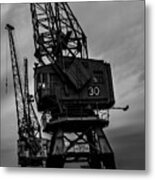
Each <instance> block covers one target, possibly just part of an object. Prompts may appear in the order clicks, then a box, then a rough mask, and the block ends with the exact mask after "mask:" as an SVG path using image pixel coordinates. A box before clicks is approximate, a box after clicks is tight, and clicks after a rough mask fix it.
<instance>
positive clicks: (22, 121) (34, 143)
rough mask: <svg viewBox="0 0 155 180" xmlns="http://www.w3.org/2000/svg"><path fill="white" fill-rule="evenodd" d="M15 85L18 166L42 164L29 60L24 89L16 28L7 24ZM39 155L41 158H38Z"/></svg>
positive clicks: (39, 128)
mask: <svg viewBox="0 0 155 180" xmlns="http://www.w3.org/2000/svg"><path fill="white" fill-rule="evenodd" d="M6 29H7V31H8V37H9V45H10V55H11V65H12V75H13V84H14V92H15V104H16V113H17V126H18V137H19V139H18V164H19V165H21V166H29V165H31V166H33V164H34V165H36V164H37V165H38V164H39V165H41V164H42V161H43V159H42V155H41V153H42V148H43V147H42V146H43V142H42V137H41V127H40V124H39V121H38V118H37V115H36V113H35V110H34V108H33V105H32V96H30V94H29V83H28V60H27V59H26V58H25V59H24V70H25V73H24V87H23V85H22V80H21V76H20V70H19V64H18V59H17V54H16V48H15V42H14V38H13V30H14V27H13V26H11V25H9V24H7V25H6ZM37 155H38V156H39V158H37Z"/></svg>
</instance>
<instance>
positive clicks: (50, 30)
mask: <svg viewBox="0 0 155 180" xmlns="http://www.w3.org/2000/svg"><path fill="white" fill-rule="evenodd" d="M30 9H31V15H32V24H33V30H34V45H35V56H36V57H37V60H38V62H39V63H40V64H42V65H45V64H47V62H48V63H49V62H52V63H53V61H54V60H58V59H62V58H61V57H65V56H66V57H68V56H69V57H74V58H76V57H80V58H88V51H87V38H86V35H85V33H84V32H83V30H82V28H81V26H80V24H79V23H78V21H77V19H76V18H75V16H74V14H73V12H72V10H71V9H70V7H69V5H68V4H67V3H65V2H61V3H54V5H53V6H52V3H32V4H31V5H30ZM42 45H44V47H43V46H42ZM45 49H46V51H45ZM49 54H50V56H51V58H48V56H49Z"/></svg>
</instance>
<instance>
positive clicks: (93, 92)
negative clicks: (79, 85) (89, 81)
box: [88, 86, 100, 96]
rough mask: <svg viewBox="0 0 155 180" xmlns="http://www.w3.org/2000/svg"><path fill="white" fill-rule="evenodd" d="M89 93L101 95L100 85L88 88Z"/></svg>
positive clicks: (90, 94)
mask: <svg viewBox="0 0 155 180" xmlns="http://www.w3.org/2000/svg"><path fill="white" fill-rule="evenodd" d="M88 95H89V96H99V95H100V89H99V87H97V86H95V87H92V86H90V87H89V88H88Z"/></svg>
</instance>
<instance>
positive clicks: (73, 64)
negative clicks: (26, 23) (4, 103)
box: [34, 57, 115, 116]
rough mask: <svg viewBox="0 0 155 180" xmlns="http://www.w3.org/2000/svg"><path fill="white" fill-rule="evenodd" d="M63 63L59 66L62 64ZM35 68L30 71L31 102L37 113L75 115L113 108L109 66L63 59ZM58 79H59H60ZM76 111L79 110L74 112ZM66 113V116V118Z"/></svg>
mask: <svg viewBox="0 0 155 180" xmlns="http://www.w3.org/2000/svg"><path fill="white" fill-rule="evenodd" d="M62 64H63V65H62ZM57 65H59V67H60V68H62V69H63V71H62V72H61V75H60V74H59V73H58V72H57V71H56V70H55V69H56V64H48V65H45V66H38V67H36V68H35V71H34V79H35V87H34V90H35V99H36V102H37V108H38V111H45V110H52V109H55V110H53V112H55V111H56V109H57V111H58V112H63V113H64V112H66V111H69V110H70V111H71V112H70V113H69V112H68V113H69V114H72V113H74V114H76V113H75V111H73V108H74V109H76V111H77V114H79V113H80V112H81V111H80V109H81V108H82V109H83V110H84V111H85V112H86V109H91V110H94V109H108V108H110V107H112V106H113V105H114V102H115V100H114V92H113V83H112V75H111V67H110V64H109V63H105V62H104V61H103V60H94V59H80V58H76V59H73V58H70V57H63V63H62V61H61V62H59V61H58V64H57ZM60 76H63V77H64V79H63V80H62V79H61V78H60ZM78 110H79V111H78ZM69 114H67V115H68V116H69Z"/></svg>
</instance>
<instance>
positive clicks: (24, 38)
mask: <svg viewBox="0 0 155 180" xmlns="http://www.w3.org/2000/svg"><path fill="white" fill-rule="evenodd" d="M69 5H70V6H71V8H72V10H73V12H74V14H75V16H76V18H77V19H78V21H79V22H80V24H81V26H82V28H83V30H84V32H85V34H86V35H87V38H88V48H89V57H90V58H97V59H104V60H105V61H108V62H110V63H111V66H112V74H113V83H114V93H115V99H116V106H124V105H126V104H129V106H130V109H129V110H128V111H127V112H114V111H111V118H110V126H109V127H108V128H107V129H106V134H107V136H108V138H109V141H110V142H111V145H112V147H113V150H114V152H115V157H116V164H117V167H118V168H119V169H144V163H145V148H144V147H145V142H144V141H145V134H144V133H145V132H144V124H145V119H144V1H140V0H139V1H138V0H137V1H124V2H123V1H111V2H80V3H69ZM6 23H10V24H12V25H13V26H14V27H15V29H16V31H15V43H16V48H17V54H18V59H19V61H20V62H19V63H20V66H21V70H23V68H22V66H23V57H25V56H26V57H28V59H29V66H30V68H29V73H30V79H31V81H30V84H31V86H30V88H31V92H32V93H33V69H32V68H33V63H34V61H35V58H34V57H33V54H34V42H33V32H32V23H31V14H30V7H29V4H2V6H1V162H2V165H3V166H17V152H16V150H17V148H16V140H17V126H16V125H17V120H16V111H15V101H14V91H13V82H12V71H11V64H10V54H9V46H8V37H7V32H6V30H4V27H5V24H6ZM6 76H7V77H8V81H9V87H8V93H7V94H6V92H5V91H6V89H5V79H6Z"/></svg>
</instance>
